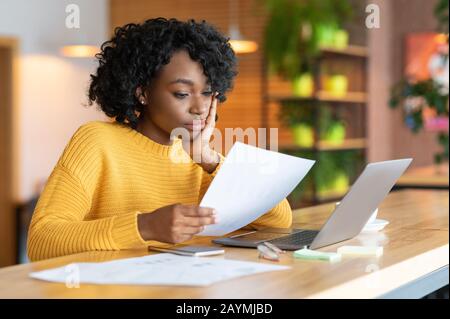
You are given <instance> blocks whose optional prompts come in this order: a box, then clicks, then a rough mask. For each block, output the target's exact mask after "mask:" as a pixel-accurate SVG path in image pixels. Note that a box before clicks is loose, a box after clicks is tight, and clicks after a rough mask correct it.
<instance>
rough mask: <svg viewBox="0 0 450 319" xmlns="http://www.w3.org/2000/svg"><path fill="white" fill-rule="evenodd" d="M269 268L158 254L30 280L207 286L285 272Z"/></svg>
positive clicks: (33, 275) (81, 265) (73, 266)
mask: <svg viewBox="0 0 450 319" xmlns="http://www.w3.org/2000/svg"><path fill="white" fill-rule="evenodd" d="M289 268H290V267H288V266H278V265H268V264H263V263H254V262H246V261H237V260H228V259H222V258H211V257H186V256H178V255H174V254H166V253H164V254H156V255H148V256H144V257H136V258H128V259H120V260H113V261H107V262H101V263H74V264H69V265H67V266H64V267H59V268H54V269H49V270H43V271H39V272H34V273H31V274H30V277H31V278H35V279H40V280H45V281H50V282H59V283H66V284H71V285H73V284H74V283H78V284H83V283H84V284H106V285H171V286H208V285H210V284H213V283H215V282H219V281H223V280H227V279H232V278H237V277H241V276H246V275H252V274H257V273H262V272H268V271H274V270H285V269H289Z"/></svg>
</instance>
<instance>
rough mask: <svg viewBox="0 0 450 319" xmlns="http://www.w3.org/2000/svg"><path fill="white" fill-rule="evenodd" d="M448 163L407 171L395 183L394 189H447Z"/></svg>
mask: <svg viewBox="0 0 450 319" xmlns="http://www.w3.org/2000/svg"><path fill="white" fill-rule="evenodd" d="M448 175H449V174H448V163H446V164H442V165H440V166H439V168H438V167H437V166H434V165H431V166H424V167H416V168H411V169H408V170H407V171H406V172H405V174H403V176H401V177H400V179H399V180H398V181H397V183H396V188H397V189H398V188H431V189H448V179H449V178H448Z"/></svg>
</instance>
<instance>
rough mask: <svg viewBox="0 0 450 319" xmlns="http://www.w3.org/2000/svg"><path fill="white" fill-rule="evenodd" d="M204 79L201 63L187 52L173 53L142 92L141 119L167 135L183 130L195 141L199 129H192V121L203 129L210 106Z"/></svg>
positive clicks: (208, 93)
mask: <svg viewBox="0 0 450 319" xmlns="http://www.w3.org/2000/svg"><path fill="white" fill-rule="evenodd" d="M207 80H208V78H207V77H206V76H205V75H204V74H203V68H202V66H201V64H200V63H198V62H196V61H194V60H192V59H191V58H190V57H189V54H188V53H187V51H185V50H182V51H178V52H175V53H174V54H173V55H172V58H171V60H170V62H169V64H167V65H165V66H164V67H162V68H161V70H160V71H159V72H158V74H157V75H156V77H155V78H154V80H153V82H152V84H151V85H150V87H149V88H148V89H147V90H146V92H145V99H146V106H145V107H146V109H145V112H144V114H145V115H144V116H145V120H151V121H152V123H153V124H154V125H155V126H157V127H158V128H159V129H161V130H162V131H164V132H166V133H168V134H170V133H171V132H172V130H173V129H175V128H179V127H183V128H185V129H187V130H188V131H189V135H190V138H191V139H192V138H195V137H196V136H197V135H198V134H199V132H200V130H199V129H198V127H196V129H195V130H193V121H194V120H197V121H198V120H201V129H203V128H204V126H205V120H206V118H207V116H208V114H209V110H210V107H211V104H212V96H213V94H212V93H213V92H211V87H210V85H209V84H208V83H207ZM197 123H198V122H196V124H197Z"/></svg>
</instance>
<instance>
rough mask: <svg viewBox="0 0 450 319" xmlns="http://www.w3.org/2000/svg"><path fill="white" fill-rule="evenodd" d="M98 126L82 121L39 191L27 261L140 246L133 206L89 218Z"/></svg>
mask: <svg viewBox="0 0 450 319" xmlns="http://www.w3.org/2000/svg"><path fill="white" fill-rule="evenodd" d="M100 134H101V131H100V130H99V128H98V126H96V125H95V124H87V125H84V126H82V127H81V128H80V129H79V130H78V131H77V132H75V134H74V136H73V137H72V139H71V140H70V142H69V143H68V145H67V146H66V148H65V149H64V152H63V154H62V155H61V158H60V159H59V160H58V163H57V164H56V166H55V168H54V169H53V171H52V173H51V174H50V176H49V178H48V180H47V183H46V185H45V187H44V190H43V191H42V193H41V195H40V197H39V200H38V202H37V204H36V208H35V210H34V213H33V217H32V220H31V223H30V227H29V230H28V243H27V253H28V256H29V258H30V260H32V261H35V260H40V259H47V258H52V257H57V256H62V255H68V254H75V253H80V252H85V251H93V250H120V249H128V248H139V247H145V245H146V242H145V241H144V240H143V239H142V238H141V236H140V234H139V231H138V227H137V215H138V214H140V212H138V211H130V212H127V213H125V214H123V215H119V216H112V217H107V218H100V219H95V220H88V218H86V217H87V215H88V214H89V213H90V211H91V206H92V202H93V197H94V193H95V190H96V185H97V184H98V180H99V178H100V174H101V170H102V161H103V159H102V150H101V149H102V144H101V143H102V138H98V136H100Z"/></svg>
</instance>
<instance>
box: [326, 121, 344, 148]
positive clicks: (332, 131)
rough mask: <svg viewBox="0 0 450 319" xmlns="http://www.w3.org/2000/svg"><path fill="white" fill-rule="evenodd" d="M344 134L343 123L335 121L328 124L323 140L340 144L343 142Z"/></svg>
mask: <svg viewBox="0 0 450 319" xmlns="http://www.w3.org/2000/svg"><path fill="white" fill-rule="evenodd" d="M345 135H346V130H345V125H344V123H342V122H335V123H333V124H331V125H330V127H329V128H328V130H327V131H326V133H325V135H324V136H323V137H322V139H323V140H325V141H327V142H328V143H331V144H334V145H340V144H342V143H343V142H344V140H345Z"/></svg>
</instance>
